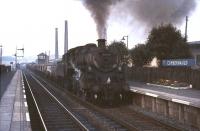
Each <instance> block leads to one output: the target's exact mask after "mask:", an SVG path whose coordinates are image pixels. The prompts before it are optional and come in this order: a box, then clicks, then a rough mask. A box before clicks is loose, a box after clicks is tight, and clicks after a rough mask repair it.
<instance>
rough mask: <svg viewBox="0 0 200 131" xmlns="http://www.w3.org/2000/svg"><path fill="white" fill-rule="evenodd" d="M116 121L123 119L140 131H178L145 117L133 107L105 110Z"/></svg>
mask: <svg viewBox="0 0 200 131" xmlns="http://www.w3.org/2000/svg"><path fill="white" fill-rule="evenodd" d="M104 110H105V111H106V112H108V113H110V115H111V116H113V117H115V118H116V119H121V120H123V121H125V122H126V123H127V124H129V125H131V126H133V127H134V128H135V129H136V130H139V131H178V130H179V129H176V128H175V127H171V126H169V125H166V124H164V123H161V122H159V121H157V120H155V119H153V118H150V117H148V116H145V115H144V114H141V113H139V112H136V111H134V110H133V109H132V106H123V107H119V108H110V109H104Z"/></svg>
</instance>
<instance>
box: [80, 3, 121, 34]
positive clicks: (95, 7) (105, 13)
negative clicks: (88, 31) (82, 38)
mask: <svg viewBox="0 0 200 131" xmlns="http://www.w3.org/2000/svg"><path fill="white" fill-rule="evenodd" d="M118 1H119V0H83V4H84V6H85V7H86V8H87V9H88V10H89V11H90V12H91V15H92V17H93V18H94V20H95V22H96V26H97V32H98V35H99V38H106V32H107V20H108V17H109V15H110V9H111V6H112V5H115V4H116V3H117V2H118Z"/></svg>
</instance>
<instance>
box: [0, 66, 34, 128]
mask: <svg viewBox="0 0 200 131" xmlns="http://www.w3.org/2000/svg"><path fill="white" fill-rule="evenodd" d="M0 131H31V125H30V116H29V112H28V107H27V102H26V94H25V89H24V83H23V78H22V71H21V70H17V71H16V72H15V74H14V76H13V78H12V79H11V81H10V83H9V84H8V86H7V87H6V90H5V92H4V94H3V96H2V98H1V101H0Z"/></svg>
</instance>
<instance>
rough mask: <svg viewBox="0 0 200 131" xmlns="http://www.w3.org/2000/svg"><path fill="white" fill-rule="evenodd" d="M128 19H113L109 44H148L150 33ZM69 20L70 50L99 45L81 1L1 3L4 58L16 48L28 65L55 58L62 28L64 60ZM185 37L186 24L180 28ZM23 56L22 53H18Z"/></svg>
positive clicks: (199, 17)
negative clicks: (124, 41) (41, 56)
mask: <svg viewBox="0 0 200 131" xmlns="http://www.w3.org/2000/svg"><path fill="white" fill-rule="evenodd" d="M124 19H127V18H126V16H124V18H116V17H110V18H109V20H108V29H107V41H108V43H110V42H111V41H113V40H121V38H122V37H123V36H126V35H128V36H129V37H128V38H129V39H128V40H129V48H130V49H131V48H133V47H134V46H135V45H136V44H138V43H143V42H145V41H146V38H147V35H148V32H149V31H144V30H142V29H141V28H139V25H137V24H136V25H135V27H134V28H132V27H131V28H130V24H129V23H128V22H127V21H124ZM65 20H68V28H69V36H68V38H69V42H68V43H69V49H70V48H73V47H76V46H80V45H85V44H87V43H96V40H97V39H98V35H97V32H96V24H95V22H94V20H93V18H92V17H91V14H90V12H89V11H88V10H87V9H86V8H85V7H84V5H83V3H82V2H81V1H80V0H0V45H2V46H3V47H2V48H3V56H12V55H13V54H15V51H16V48H23V47H24V49H25V52H24V55H25V59H24V60H25V61H28V59H30V60H33V59H36V57H37V55H38V54H39V53H41V52H46V53H47V54H49V52H50V55H51V56H53V55H54V51H55V49H54V47H55V28H58V42H59V55H60V57H61V56H62V55H63V52H64V21H65ZM199 23H200V0H197V6H196V8H195V9H194V11H192V12H191V13H190V15H189V21H188V41H200V24H199ZM177 28H178V29H180V30H181V32H182V34H184V30H185V23H184V22H183V23H182V24H181V25H177ZM18 54H19V55H20V54H21V52H20V51H18ZM52 58H53V57H52Z"/></svg>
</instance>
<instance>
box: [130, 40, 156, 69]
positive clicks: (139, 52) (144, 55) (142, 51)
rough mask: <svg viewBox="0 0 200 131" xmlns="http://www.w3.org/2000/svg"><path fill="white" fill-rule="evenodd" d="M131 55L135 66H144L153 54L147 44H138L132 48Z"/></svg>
mask: <svg viewBox="0 0 200 131" xmlns="http://www.w3.org/2000/svg"><path fill="white" fill-rule="evenodd" d="M130 55H131V57H132V60H133V64H134V65H135V66H143V65H146V64H148V63H149V62H150V60H151V58H152V57H151V55H150V52H149V50H148V48H147V46H146V45H145V44H138V45H136V46H135V48H133V49H131V50H130Z"/></svg>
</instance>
